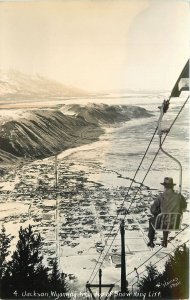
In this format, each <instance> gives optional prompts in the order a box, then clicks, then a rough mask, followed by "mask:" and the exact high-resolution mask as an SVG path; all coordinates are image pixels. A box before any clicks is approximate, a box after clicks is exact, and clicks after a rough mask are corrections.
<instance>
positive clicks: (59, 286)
mask: <svg viewBox="0 0 190 300" xmlns="http://www.w3.org/2000/svg"><path fill="white" fill-rule="evenodd" d="M50 287H51V290H52V291H57V292H60V293H66V292H67V291H68V286H67V284H66V282H65V277H64V274H63V273H62V274H61V273H60V271H59V268H58V263H57V259H55V260H54V261H53V262H52V273H51V275H50Z"/></svg>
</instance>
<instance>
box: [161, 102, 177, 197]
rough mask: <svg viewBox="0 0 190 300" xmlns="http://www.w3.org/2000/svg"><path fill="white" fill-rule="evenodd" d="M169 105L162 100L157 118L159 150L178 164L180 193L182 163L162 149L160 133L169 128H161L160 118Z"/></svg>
mask: <svg viewBox="0 0 190 300" xmlns="http://www.w3.org/2000/svg"><path fill="white" fill-rule="evenodd" d="M168 107H169V102H167V101H166V100H164V102H163V104H162V106H161V107H159V108H160V117H159V119H158V135H159V147H160V150H161V151H162V152H163V153H164V154H165V155H166V156H168V157H169V158H171V159H172V160H173V161H175V162H176V163H177V164H178V166H179V193H180V194H181V190H182V165H181V163H180V162H179V160H177V159H176V158H175V157H173V156H172V155H171V154H169V153H168V152H167V151H166V150H164V149H163V147H162V133H164V132H169V130H162V126H161V124H162V118H163V116H164V113H165V112H166V111H167V109H168Z"/></svg>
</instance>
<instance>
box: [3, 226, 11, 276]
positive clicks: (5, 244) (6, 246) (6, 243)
mask: <svg viewBox="0 0 190 300" xmlns="http://www.w3.org/2000/svg"><path fill="white" fill-rule="evenodd" d="M11 239H12V238H11V236H10V234H9V235H7V234H6V229H5V227H4V226H3V225H2V229H1V233H0V279H1V278H2V277H3V275H4V274H5V271H6V264H7V262H6V258H7V256H8V255H9V253H10V251H9V250H8V249H9V246H10V243H11Z"/></svg>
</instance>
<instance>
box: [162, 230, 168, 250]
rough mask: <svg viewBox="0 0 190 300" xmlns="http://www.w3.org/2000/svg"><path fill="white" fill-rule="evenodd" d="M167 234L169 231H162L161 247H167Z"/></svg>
mask: <svg viewBox="0 0 190 300" xmlns="http://www.w3.org/2000/svg"><path fill="white" fill-rule="evenodd" d="M168 234H169V231H163V242H162V246H163V247H165V248H166V247H167V245H168Z"/></svg>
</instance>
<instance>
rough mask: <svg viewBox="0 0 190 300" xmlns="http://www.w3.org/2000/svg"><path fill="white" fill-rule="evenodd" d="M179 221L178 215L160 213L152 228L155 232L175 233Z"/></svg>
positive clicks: (180, 216)
mask: <svg viewBox="0 0 190 300" xmlns="http://www.w3.org/2000/svg"><path fill="white" fill-rule="evenodd" d="M181 220H182V215H181V214H180V213H160V214H159V215H157V217H156V221H155V224H152V226H153V228H154V229H155V230H156V231H159V230H160V231H177V230H180V226H181Z"/></svg>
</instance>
